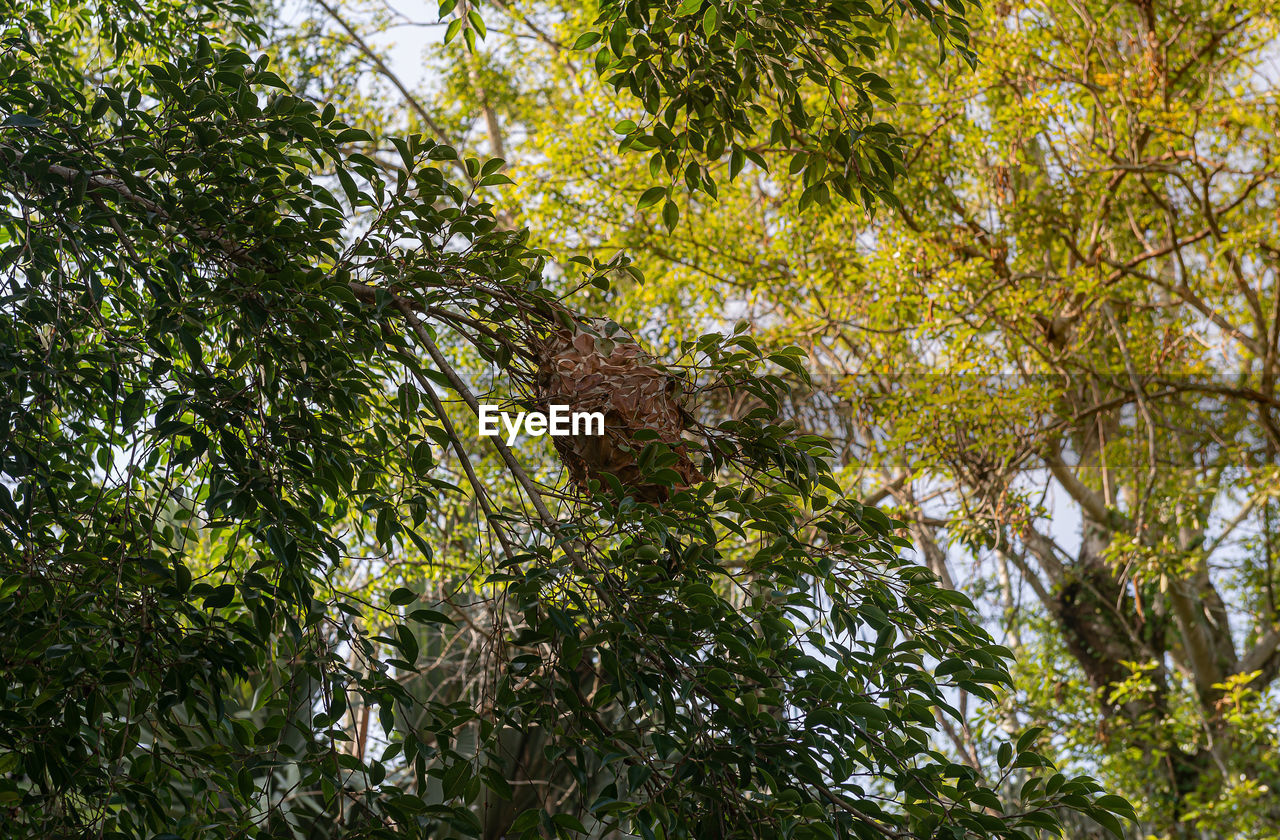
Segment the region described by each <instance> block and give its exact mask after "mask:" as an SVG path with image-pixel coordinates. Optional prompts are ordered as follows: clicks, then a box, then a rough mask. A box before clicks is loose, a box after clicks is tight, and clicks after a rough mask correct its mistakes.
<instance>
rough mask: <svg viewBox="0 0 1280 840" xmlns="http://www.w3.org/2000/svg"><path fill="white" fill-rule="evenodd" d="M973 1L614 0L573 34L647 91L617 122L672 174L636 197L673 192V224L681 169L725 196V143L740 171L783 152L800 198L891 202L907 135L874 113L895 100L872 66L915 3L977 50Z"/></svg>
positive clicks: (658, 170) (627, 139)
mask: <svg viewBox="0 0 1280 840" xmlns="http://www.w3.org/2000/svg"><path fill="white" fill-rule="evenodd" d="M964 11H965V4H964V3H963V2H953V3H949V4H947V5H945V6H935V5H934V4H931V3H924V2H906V0H904V2H896V3H893V4H889V3H886V4H885V8H883V9H881V10H876V9H875V8H874V7H873V6H872V5H871V4H870V3H864V2H861V0H813V1H812V2H802V3H797V2H768V0H766V2H740V0H678V1H677V0H671V2H659V3H651V2H648V0H618V1H616V2H615V1H614V0H610V1H609V2H604V3H601V9H600V15H599V17H598V18H597V20H596V27H597V29H595V30H594V31H591V32H587V33H586V34H584V35H582V36H580V37H579V38H578V40H577V41H576V42H575V44H574V47H575V48H577V49H587V48H590V47H593V46H596V45H597V44H600V45H601V46H600V48H599V50H598V51H597V52H596V55H595V69H596V72H597V73H599V74H601V75H602V76H604V75H607V79H606V82H607V83H608V84H610V85H612V86H613V87H614V89H615V90H617V91H623V90H626V91H628V92H630V94H631V95H633V96H634V97H635V98H636V99H637V100H638V101H639V102H640V103H642V104H643V106H644V111H645V114H646V116H645V118H643V119H642V120H640V121H639V122H637V121H634V120H630V119H627V120H623V121H622V122H620V123H618V125H617V126H616V127H615V129H614V130H615V131H616V132H617V133H619V134H621V135H623V138H622V141H621V143H620V144H619V149H620V150H632V151H636V152H652V155H651V157H650V159H649V171H650V175H651V177H652V178H654V179H658V178H659V177H660V176H662V175H663V174H664V173H665V175H666V176H667V177H668V178H669V179H670V183H668V184H667V185H665V186H655V187H651V188H650V189H649V190H647V191H646V192H645V193H644V194H643V196H642V197H641V199H640V202H639V205H640V207H642V208H643V207H648V206H651V205H655V204H657V203H658V202H662V203H663V207H662V216H663V220H664V222H665V223H666V225H667V227H668V228H669V229H670V228H674V227H675V225H676V223H677V221H678V219H679V207H678V205H677V203H676V202H675V197H676V191H677V189H678V188H679V187H680V186H681V181H683V184H682V185H683V187H684V188H685V189H687V190H688V191H689V192H690V193H696V192H703V193H706V194H707V195H708V196H709V197H711V198H713V199H714V198H716V197H717V195H718V188H717V186H716V180H715V179H716V176H715V174H714V173H713V171H712V167H713V166H714V165H715V164H717V163H718V162H719V161H721V160H723V159H724V157H725V155H726V153H727V154H728V158H729V171H728V175H729V180H733V179H734V178H736V177H737V176H738V174H739V173H740V172H741V171H742V169H743V167H744V166H745V165H746V163H747V162H748V161H750V162H752V163H754V164H756V165H757V166H759V167H760V168H761V169H767V168H768V164H767V162H766V159H765V157H764V155H762V154H761V152H762V151H765V150H766V149H773V150H775V151H779V152H782V153H784V154H786V155H787V156H788V157H789V159H790V160H789V164H788V174H789V175H790V176H792V177H798V178H799V179H800V181H801V183H802V184H803V190H802V192H801V194H800V199H799V202H800V203H799V207H800V209H801V210H803V209H804V208H805V207H807V206H808V205H809V204H811V203H816V204H819V205H822V204H826V203H828V202H829V201H830V200H831V198H832V194H833V193H834V194H835V195H837V196H840V197H843V198H845V199H850V200H852V199H855V198H860V199H861V201H862V203H863V205H864V206H865V207H866V208H868V209H870V208H872V207H873V206H874V205H876V204H877V203H878V202H881V201H885V202H889V203H891V204H892V203H893V202H894V201H895V199H894V197H893V195H894V194H893V184H894V180H895V178H896V177H897V176H898V175H899V174H901V173H902V172H903V171H904V165H903V155H902V139H901V138H900V137H899V136H898V134H897V133H896V132H895V131H894V129H893V127H892V126H890V125H889V124H888V123H886V122H883V121H875V120H874V113H873V112H874V107H873V99H879V100H882V101H883V102H885V103H890V104H892V103H894V102H895V101H896V100H895V99H894V97H893V94H892V93H891V92H890V86H889V82H887V81H886V80H885V79H884V78H882V77H881V76H879V75H877V74H876V73H875V72H874V71H872V70H871V69H869V67H868V66H867V65H869V64H870V63H871V62H873V61H874V60H875V58H876V56H877V54H878V52H879V51H880V50H881V48H882V46H883V44H884V42H885V41H888V43H889V44H891V45H894V44H896V43H897V26H898V25H899V20H898V18H899V17H900V16H904V15H910V14H914V15H916V16H919V17H920V18H921V19H923V20H925V21H927V22H928V23H929V26H930V28H931V29H932V31H933V32H934V33H935V34H936V35H937V38H938V46H939V49H940V50H942V51H944V52H945V51H946V50H948V49H953V48H954V49H956V50H957V51H958V52H959V53H960V54H961V55H963V56H964V57H965V58H966V59H967V60H969V61H972V60H973V54H972V52H971V51H970V50H969V49H968V45H967V41H968V30H967V26H966V23H965V18H964ZM765 135H767V141H766V140H764V139H763V137H764V136H765Z"/></svg>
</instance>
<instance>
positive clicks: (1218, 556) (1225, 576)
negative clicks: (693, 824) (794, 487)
mask: <svg viewBox="0 0 1280 840" xmlns="http://www.w3.org/2000/svg"><path fill="white" fill-rule="evenodd" d="M548 17H549V18H551V19H554V13H553V12H552V13H548ZM526 25H536V26H537V27H538V28H541V29H543V30H544V31H547V32H550V33H551V35H552V37H551V38H549V39H547V40H544V41H542V42H541V43H542V44H543V45H544V49H543V50H542V51H540V52H534V51H525V52H524V53H522V55H521V56H520V57H519V58H512V57H509V54H508V53H506V52H504V51H495V54H494V55H493V56H491V57H490V62H491V64H490V68H491V72H492V73H493V75H494V76H496V77H498V78H506V79H508V80H509V84H508V86H507V87H505V88H503V87H502V86H501V85H500V84H494V85H492V86H491V87H493V88H494V89H503V90H506V91H507V92H508V99H507V100H506V102H505V105H504V107H505V109H506V110H505V112H499V117H500V118H505V119H508V120H510V122H511V124H512V125H518V126H520V128H521V130H522V131H524V132H525V133H527V135H528V136H529V137H531V138H532V141H531V145H532V148H529V146H528V145H526V147H525V149H524V151H525V154H526V155H527V157H526V158H524V159H523V161H521V160H517V161H516V162H515V165H514V166H513V168H512V170H511V171H512V172H513V174H514V175H515V176H516V177H517V178H518V179H520V180H521V181H524V180H525V173H529V172H532V171H533V167H534V166H545V163H544V161H545V160H548V159H549V160H552V161H554V162H555V164H556V166H557V168H558V169H560V170H568V171H569V172H570V173H572V174H568V175H562V176H560V177H559V178H557V179H556V180H555V181H551V180H550V179H548V180H547V181H546V182H544V183H541V184H539V185H538V188H537V189H536V190H532V189H531V190H527V191H526V195H527V196H528V200H527V201H526V204H525V207H526V213H527V215H526V216H525V218H526V219H528V221H529V223H530V224H532V225H534V226H536V227H537V228H538V229H540V230H545V231H548V232H549V235H551V236H553V237H554V241H555V242H558V243H559V246H560V248H563V249H566V250H568V249H574V250H590V249H599V250H600V251H602V252H605V253H608V252H611V251H612V250H613V249H616V248H625V249H627V250H628V251H629V253H632V254H633V255H635V257H636V259H637V263H638V265H640V266H641V267H642V268H643V270H644V272H645V274H646V276H647V277H648V278H649V281H648V282H647V283H646V284H644V285H643V286H639V285H628V286H626V287H622V288H618V289H616V290H614V291H613V292H611V293H610V294H609V296H608V297H607V304H608V305H609V306H611V308H612V310H611V311H613V312H614V314H615V317H617V318H619V319H627V318H639V317H643V318H645V319H646V320H647V323H648V324H649V325H651V326H652V327H653V333H652V334H653V335H655V336H656V338H657V340H659V341H662V340H665V341H670V342H672V343H673V344H675V343H678V342H679V341H680V340H681V339H684V338H687V337H690V336H692V335H694V334H696V333H697V332H699V331H701V330H705V329H708V328H709V327H710V323H711V322H713V320H714V319H708V322H697V323H690V322H689V319H688V318H686V317H683V314H684V313H687V312H689V311H691V310H694V309H696V308H698V307H700V306H710V305H711V304H712V303H713V302H714V303H716V304H718V305H721V306H723V307H724V308H725V309H726V310H728V311H729V312H730V313H731V314H730V315H728V316H727V320H733V319H736V318H738V317H747V318H749V319H750V320H751V321H752V322H753V323H754V325H755V327H756V328H757V330H758V335H759V336H760V338H761V341H762V342H765V343H769V344H773V345H774V346H780V345H782V344H785V343H788V342H796V343H799V344H801V345H802V346H804V348H805V349H806V351H807V355H808V364H809V365H810V367H811V368H813V369H816V370H818V371H820V372H821V374H822V375H821V376H819V377H817V380H818V388H817V389H816V391H814V390H807V391H803V392H802V393H801V394H799V395H798V397H797V398H796V399H794V400H793V401H791V403H790V404H789V411H791V412H792V413H793V415H794V416H795V417H796V418H797V419H799V420H800V421H801V422H802V423H803V424H804V425H805V426H807V427H808V428H809V429H810V430H813V431H818V432H821V433H824V434H828V435H830V436H831V438H832V439H833V442H834V443H835V444H836V447H837V450H838V452H839V456H840V457H839V460H840V462H841V463H842V464H843V465H844V470H843V474H842V483H843V484H844V485H845V486H846V488H848V490H849V491H850V492H851V493H856V494H858V495H859V496H860V497H861V498H863V499H864V500H872V501H881V500H886V499H887V500H891V501H892V502H893V503H895V505H896V510H897V511H898V512H899V514H900V515H901V516H902V517H903V519H904V520H905V522H906V527H907V529H908V532H909V533H910V535H911V536H912V538H913V540H914V542H915V544H916V546H917V548H918V549H919V551H920V552H921V554H922V556H923V557H924V558H925V560H926V561H927V563H928V564H929V565H930V567H931V568H932V569H934V571H936V572H937V573H938V574H939V575H940V576H941V578H942V579H943V581H944V582H947V583H948V585H956V586H960V587H964V588H966V589H967V590H968V591H970V592H972V593H975V594H976V595H978V596H980V597H981V598H982V599H983V600H984V601H985V603H986V604H987V606H988V609H989V612H988V615H990V616H991V617H992V623H993V624H994V625H996V626H999V627H1000V628H1001V629H1002V630H1003V632H1004V633H1005V634H1006V636H1005V637H1006V639H1007V640H1008V642H1009V643H1010V645H1011V647H1013V648H1015V650H1018V651H1021V652H1022V653H1023V656H1022V657H1021V662H1022V663H1023V664H1022V665H1021V666H1020V668H1019V669H1018V686H1019V694H1018V696H1017V698H1016V700H1015V701H1013V702H1011V703H1010V704H1009V705H1008V706H1007V707H1006V708H1005V709H1004V710H1003V711H1002V713H1001V714H999V715H995V716H992V715H990V714H989V712H988V711H986V710H984V711H982V712H980V713H978V714H976V715H975V716H973V717H971V719H970V721H969V723H970V724H971V729H972V732H973V733H974V734H973V735H971V734H970V733H969V732H968V731H966V730H965V729H964V728H956V729H955V730H954V733H953V734H954V736H955V744H954V745H953V747H954V754H955V755H957V756H961V757H964V758H965V759H966V760H967V761H969V762H970V763H971V765H972V766H974V767H975V768H976V767H987V766H991V763H992V761H993V760H994V759H995V758H996V757H997V756H995V755H994V754H990V751H989V750H988V749H987V748H986V747H985V744H984V741H985V735H984V733H986V732H988V731H989V730H990V728H992V727H1007V728H1013V729H1016V728H1018V727H1020V726H1021V725H1022V724H1024V723H1026V722H1034V723H1039V724H1042V725H1047V727H1048V728H1049V730H1050V731H1053V732H1055V733H1058V736H1059V739H1058V740H1057V741H1056V743H1055V745H1054V746H1053V747H1052V751H1053V752H1054V753H1055V754H1056V756H1058V757H1059V758H1060V759H1062V760H1064V761H1068V762H1071V763H1073V764H1074V766H1076V767H1079V768H1089V769H1095V770H1098V771H1099V772H1101V773H1102V774H1103V776H1104V778H1105V779H1106V781H1107V782H1108V784H1110V785H1112V786H1114V787H1115V788H1116V789H1118V790H1120V791H1121V792H1123V793H1125V794H1126V795H1128V796H1129V797H1130V798H1131V799H1133V800H1134V801H1135V802H1138V803H1140V809H1141V811H1142V814H1143V817H1144V825H1143V830H1146V831H1150V832H1152V833H1155V834H1157V835H1160V836H1193V835H1194V836H1212V837H1240V836H1256V837H1270V836H1273V835H1274V834H1275V830H1276V828H1275V827H1276V825H1277V821H1278V820H1280V816H1278V815H1277V814H1276V812H1275V810H1274V804H1273V800H1274V797H1272V796H1271V793H1270V792H1271V791H1272V790H1274V789H1275V787H1276V785H1277V782H1278V781H1280V779H1277V771H1278V770H1280V768H1278V767H1277V765H1276V760H1275V756H1276V754H1277V753H1276V743H1275V733H1274V731H1273V727H1272V726H1271V721H1272V720H1274V718H1275V712H1276V710H1275V704H1274V698H1275V690H1274V685H1275V679H1276V676H1277V672H1278V671H1280V652H1278V651H1280V647H1278V645H1280V632H1277V622H1278V620H1280V619H1278V618H1277V615H1276V611H1275V597H1274V590H1275V588H1276V577H1275V568H1274V566H1275V563H1274V558H1275V553H1276V549H1277V543H1276V531H1275V527H1274V524H1273V523H1274V517H1275V513H1276V511H1275V487H1276V470H1277V466H1276V444H1277V436H1276V429H1277V418H1276V415H1275V411H1276V406H1277V404H1278V403H1277V394H1276V391H1275V376H1276V372H1277V371H1276V358H1277V356H1278V355H1280V351H1278V350H1277V327H1276V325H1277V323H1280V311H1278V310H1280V305H1278V304H1277V297H1276V291H1277V288H1278V287H1277V280H1276V259H1277V253H1278V251H1277V244H1276V243H1277V231H1276V224H1277V223H1276V218H1275V206H1276V187H1277V183H1276V175H1275V167H1276V157H1275V154H1276V153H1275V148H1274V143H1273V139H1272V134H1273V128H1274V125H1275V124H1276V122H1277V117H1278V115H1277V113H1276V105H1275V96H1274V80H1273V79H1272V78H1271V75H1268V71H1266V70H1264V69H1262V68H1264V67H1265V66H1266V63H1267V61H1268V60H1269V56H1270V51H1271V49H1272V45H1273V43H1274V40H1273V39H1274V32H1275V26H1276V20H1275V14H1274V9H1273V8H1270V7H1267V8H1257V9H1251V10H1249V11H1248V12H1245V11H1243V10H1241V9H1238V8H1236V7H1233V6H1230V5H1229V4H1221V3H1214V2H1206V3H1193V4H1190V5H1188V4H1180V5H1177V6H1172V7H1168V8H1158V7H1157V6H1155V5H1152V4H1149V3H1134V4H1129V5H1122V6H1118V7H1117V6H1106V7H1102V6H1096V5H1089V4H1085V5H1081V4H1059V3H1055V2H1049V1H1048V0H1046V1H1045V2H1035V3H1024V4H1008V3H1002V4H997V5H996V6H994V7H993V8H991V9H990V10H988V13H987V14H986V15H985V17H983V18H981V19H975V28H974V37H973V40H972V46H973V49H974V52H975V54H976V56H977V69H976V71H974V72H972V73H963V72H961V73H957V72H955V70H954V69H953V68H951V67H950V66H943V67H940V68H938V69H936V70H934V69H932V68H931V67H930V62H928V61H926V59H927V58H928V56H929V55H930V54H932V51H933V44H932V43H930V42H928V41H927V40H923V39H919V38H917V37H915V36H914V35H913V34H911V33H906V34H904V35H903V36H902V39H901V47H900V51H899V52H898V53H897V54H896V55H894V56H891V57H885V58H883V59H882V60H881V61H880V62H879V63H878V64H876V65H875V68H876V70H877V72H879V73H880V74H881V75H882V76H883V77H885V78H887V79H889V80H891V81H892V82H893V83H894V84H893V90H894V95H895V96H896V98H897V99H898V100H899V101H900V102H902V103H904V104H905V103H909V104H910V107H900V108H898V109H897V110H896V111H895V112H894V114H893V121H894V123H895V124H896V125H897V127H898V129H899V130H900V132H901V133H902V136H903V137H904V138H906V146H907V151H906V155H907V157H906V160H907V169H908V171H909V173H910V177H908V178H907V179H906V180H905V181H904V182H903V185H902V187H901V189H899V190H898V191H897V199H898V201H899V202H900V203H901V205H902V208H901V212H899V213H880V214H879V215H878V217H877V218H876V219H874V220H872V219H868V218H867V217H866V216H865V215H862V214H859V213H858V212H856V211H854V210H852V209H850V208H848V207H846V206H843V205H837V206H833V208H832V209H831V210H829V211H819V212H807V213H805V214H798V213H796V212H795V209H794V208H795V205H796V202H797V201H798V200H799V199H800V197H801V194H802V187H801V186H799V185H796V184H793V183H792V182H790V181H789V180H788V179H787V178H785V177H779V176H777V175H776V174H775V175H773V176H770V175H768V174H766V173H765V172H764V171H762V170H759V169H757V170H752V171H750V172H749V173H748V176H749V177H748V178H747V179H746V180H740V181H739V182H738V185H737V186H736V187H735V188H734V189H731V190H725V191H722V192H721V194H720V195H719V201H718V203H716V204H714V205H712V204H695V203H691V204H689V205H688V207H687V209H686V212H685V213H684V215H683V217H682V218H683V221H682V223H681V225H680V227H679V228H678V229H677V230H676V232H675V235H671V236H668V235H665V234H664V232H663V231H662V230H660V229H657V228H656V227H655V226H654V225H653V223H652V220H650V219H648V218H646V217H644V216H637V215H636V214H635V213H634V212H633V210H632V208H633V206H634V203H635V199H636V197H637V196H639V195H642V190H643V189H644V185H645V184H646V183H647V178H648V175H647V173H646V172H645V171H643V161H640V162H639V164H640V165H639V166H637V165H636V164H637V162H636V161H635V160H634V159H633V158H632V157H629V156H625V155H623V156H618V155H615V154H613V153H612V152H611V149H610V142H609V138H608V136H607V133H606V132H604V131H602V130H601V129H600V128H599V126H598V122H597V121H595V120H594V119H593V117H594V115H595V114H596V113H598V112H600V111H608V110H609V109H613V108H622V109H623V113H624V114H625V108H626V103H625V101H622V102H620V101H619V100H616V99H614V98H612V97H610V96H609V95H608V93H607V91H600V90H591V91H588V92H586V93H585V94H583V93H579V92H578V91H576V90H574V89H573V88H572V86H571V84H570V81H569V80H570V79H572V78H574V76H573V69H572V66H571V63H572V61H573V60H574V59H573V57H572V54H571V53H568V52H566V51H563V50H559V49H557V48H556V47H555V43H556V41H557V38H558V36H557V30H555V29H552V28H548V26H549V25H548V24H547V22H546V20H543V19H535V20H533V22H532V24H526V23H524V22H523V21H522V19H521V18H520V17H519V16H513V19H512V23H511V25H510V29H511V31H512V32H513V33H515V34H513V37H518V35H519V33H520V32H521V31H522V27H524V26H526ZM504 74H505V75H504ZM525 78H537V79H539V80H541V79H550V80H551V83H540V84H538V85H528V86H521V85H520V84H519V83H518V82H517V81H515V80H520V79H525ZM576 103H577V104H576ZM468 107H474V103H470V102H467V103H464V104H463V106H462V108H463V109H466V108H468ZM464 113H465V110H464ZM547 113H554V114H555V120H556V121H557V123H558V124H560V125H566V124H567V125H568V126H569V128H568V129H566V130H567V131H571V132H574V134H575V141H576V142H575V143H573V144H571V145H570V146H569V147H568V148H558V145H559V144H558V143H557V141H555V140H554V139H552V138H551V136H550V132H549V131H548V130H547V125H548V123H547V120H546V118H545V116H540V115H543V114H547ZM761 152H762V154H765V156H766V160H765V162H766V163H769V164H771V165H773V166H774V168H775V172H776V170H777V169H778V168H779V164H780V163H781V164H785V163H786V153H785V152H781V151H780V150H775V151H774V153H772V154H767V150H764V149H762V150H761ZM802 162H803V159H802ZM780 373H781V374H782V375H787V374H786V373H785V371H780ZM752 405H753V403H752V402H751V401H750V400H745V401H740V402H727V401H726V402H725V403H724V404H722V405H721V406H719V407H720V408H721V409H722V410H723V411H724V412H725V413H726V414H731V413H734V412H737V411H742V410H749V408H750V407H751V406H752ZM966 569H968V570H971V571H968V572H966V571H964V570H966ZM1044 746H1045V748H1046V749H1048V748H1050V746H1049V742H1048V741H1046V742H1044Z"/></svg>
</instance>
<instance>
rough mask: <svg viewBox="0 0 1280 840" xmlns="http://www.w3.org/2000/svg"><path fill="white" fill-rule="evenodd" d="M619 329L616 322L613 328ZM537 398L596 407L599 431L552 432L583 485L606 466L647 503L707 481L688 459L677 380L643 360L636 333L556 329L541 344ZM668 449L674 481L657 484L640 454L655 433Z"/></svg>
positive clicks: (575, 478) (599, 477)
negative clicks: (601, 419) (601, 429)
mask: <svg viewBox="0 0 1280 840" xmlns="http://www.w3.org/2000/svg"><path fill="white" fill-rule="evenodd" d="M614 329H616V327H614ZM538 362H539V365H538V379H537V391H538V398H539V399H540V401H541V402H543V403H544V404H545V405H547V406H551V405H564V406H567V407H568V408H569V410H570V411H572V412H600V413H602V414H603V415H604V434H603V435H581V434H579V435H569V436H564V437H553V438H552V439H551V440H552V442H553V443H554V444H555V447H556V451H557V452H558V453H559V454H560V459H561V460H562V461H564V464H565V466H566V467H568V469H569V475H570V476H571V477H572V478H573V481H574V482H575V483H576V484H577V485H578V486H579V487H582V488H584V489H585V488H586V487H587V486H588V481H589V480H590V479H593V478H594V479H597V480H599V481H600V482H601V483H602V484H603V485H604V486H606V487H607V486H608V484H607V483H606V482H605V481H604V479H603V478H602V474H603V473H610V474H612V475H613V476H614V477H616V478H617V479H618V480H619V481H620V482H621V483H622V486H623V487H624V488H626V489H627V491H628V492H629V494H630V495H631V496H633V497H635V498H636V499H639V500H641V501H646V502H661V501H665V500H666V499H667V497H668V495H669V493H670V492H671V490H677V491H678V490H682V489H684V488H686V487H688V486H689V485H690V484H693V483H695V482H699V481H702V480H704V478H705V476H703V475H702V473H700V472H699V471H698V468H697V467H695V466H694V465H693V461H692V460H690V458H689V453H688V450H687V448H686V446H685V444H684V443H683V441H682V436H681V433H682V432H683V430H684V427H685V419H686V418H687V417H688V414H687V413H686V412H685V410H684V407H683V406H682V405H681V394H680V388H679V383H678V382H677V381H676V379H675V378H674V377H673V376H671V375H670V374H668V373H666V372H664V371H662V370H660V369H658V368H656V367H654V366H653V365H651V364H648V360H647V358H646V357H645V355H644V353H643V352H642V351H641V349H640V345H638V344H637V343H636V342H635V341H634V340H632V339H631V338H630V337H629V336H627V335H626V334H624V333H620V332H619V333H617V334H616V335H615V336H614V337H611V338H604V337H599V336H596V335H593V334H591V333H588V332H584V331H582V330H580V329H579V330H577V331H575V332H572V333H571V332H569V331H568V330H559V331H557V332H555V333H552V335H551V337H550V338H549V339H547V340H545V341H543V342H542V343H541V346H540V347H539V348H538ZM642 429H649V430H651V431H652V432H653V433H655V434H656V435H657V440H660V441H662V442H663V443H665V444H667V445H668V446H669V447H670V448H671V452H672V453H673V454H674V455H675V456H676V462H675V463H674V464H661V463H660V462H659V466H660V467H667V468H670V469H672V470H674V471H675V472H676V474H677V475H679V477H680V481H679V482H673V485H674V486H672V487H668V486H667V484H665V483H662V484H659V483H654V481H653V480H652V478H648V479H646V477H645V476H644V475H643V473H642V470H641V469H640V466H639V463H638V461H637V456H638V455H639V453H640V452H641V450H643V449H644V447H645V446H646V444H648V443H649V442H651V441H652V440H653V437H652V435H647V436H646V435H642V436H641V437H640V438H639V439H637V437H636V433H637V432H639V431H641V430H642Z"/></svg>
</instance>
